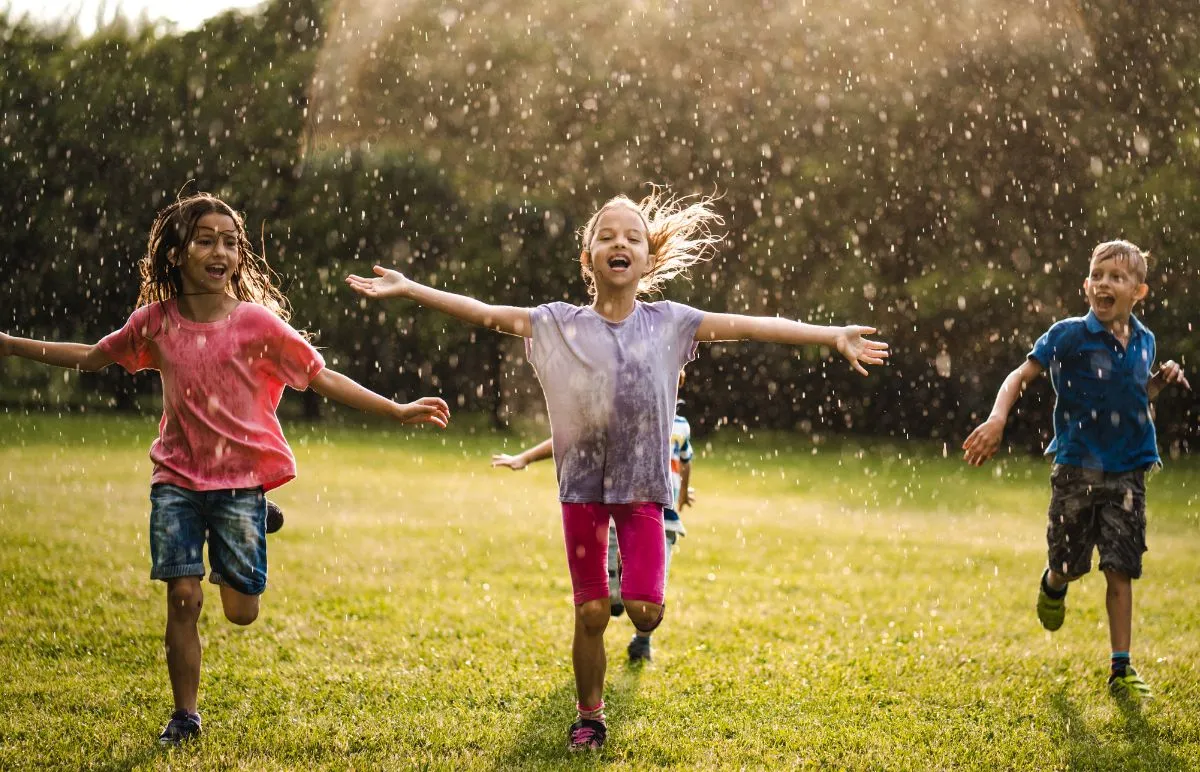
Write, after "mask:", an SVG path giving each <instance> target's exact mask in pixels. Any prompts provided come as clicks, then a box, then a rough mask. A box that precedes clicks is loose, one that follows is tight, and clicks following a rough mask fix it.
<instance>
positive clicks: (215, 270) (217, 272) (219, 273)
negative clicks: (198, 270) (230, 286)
mask: <svg viewBox="0 0 1200 772" xmlns="http://www.w3.org/2000/svg"><path fill="white" fill-rule="evenodd" d="M204 270H205V272H206V273H207V274H208V275H209V276H211V277H212V278H214V279H224V278H225V274H226V273H227V272H228V271H229V268H228V267H227V266H224V265H219V264H218V265H210V266H208V267H207V268H205V269H204Z"/></svg>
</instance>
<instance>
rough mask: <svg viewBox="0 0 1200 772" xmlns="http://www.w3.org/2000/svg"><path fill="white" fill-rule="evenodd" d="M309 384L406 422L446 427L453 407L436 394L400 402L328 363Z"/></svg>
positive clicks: (366, 409)
mask: <svg viewBox="0 0 1200 772" xmlns="http://www.w3.org/2000/svg"><path fill="white" fill-rule="evenodd" d="M308 385H309V388H311V389H312V390H313V391H315V392H317V393H318V394H320V395H321V396H322V397H328V398H329V399H332V400H336V401H338V402H341V403H342V404H343V405H349V406H350V407H352V408H356V409H358V410H362V411H363V412H364V413H374V414H375V415H381V416H386V417H387V418H394V419H395V420H397V421H399V422H401V423H405V424H421V423H429V424H435V425H437V426H440V427H442V428H443V429H445V428H446V423H447V422H448V421H449V420H450V407H449V406H448V405H447V404H446V403H445V402H444V401H442V400H441V399H438V398H437V397H421V398H420V399H418V400H416V401H415V402H409V403H407V404H404V405H401V404H400V403H398V402H393V401H392V400H390V399H388V398H387V397H384V396H381V395H379V394H376V393H375V392H373V391H371V390H370V389H368V388H366V387H364V386H362V385H360V384H359V383H357V382H356V381H353V380H351V379H350V378H347V377H346V376H344V375H342V374H341V373H337V372H334V371H333V370H330V369H329V368H327V367H326V368H324V369H322V370H321V372H319V373H317V374H316V376H315V377H313V379H312V381H310V382H309V384H308Z"/></svg>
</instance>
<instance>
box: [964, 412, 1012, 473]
mask: <svg viewBox="0 0 1200 772" xmlns="http://www.w3.org/2000/svg"><path fill="white" fill-rule="evenodd" d="M1004 423H1005V422H1004V420H1003V419H1000V418H989V419H988V420H986V421H984V422H983V423H981V424H979V426H976V427H975V431H973V432H971V435H970V436H969V437H967V439H966V442H964V443H963V444H962V446H963V450H964V451H966V452H965V453H963V460H964V461H966V462H967V463H968V464H970V465H971V466H983V462H984V461H987V460H988V459H989V458H991V457H992V456H994V455H995V454H996V449H997V448H999V447H1000V441H1001V440H1002V439H1004Z"/></svg>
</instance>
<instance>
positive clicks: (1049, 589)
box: [1042, 568, 1070, 600]
mask: <svg viewBox="0 0 1200 772" xmlns="http://www.w3.org/2000/svg"><path fill="white" fill-rule="evenodd" d="M1069 586H1070V585H1069V584H1064V585H1063V586H1062V587H1055V586H1054V585H1052V584H1050V569H1048V568H1047V569H1046V570H1045V571H1044V572H1043V573H1042V590H1043V591H1045V593H1046V594H1047V595H1049V596H1050V597H1051V598H1053V599H1054V600H1060V599H1062V598H1063V597H1065V596H1066V594H1067V587H1069Z"/></svg>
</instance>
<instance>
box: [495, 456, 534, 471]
mask: <svg viewBox="0 0 1200 772" xmlns="http://www.w3.org/2000/svg"><path fill="white" fill-rule="evenodd" d="M498 466H506V467H508V468H509V469H511V470H513V471H514V472H515V471H516V470H518V469H524V468H525V467H526V466H528V464H526V463H525V462H524V461H523V460H522V459H521V457H520V456H510V455H508V454H507V453H497V454H495V455H494V456H492V468H493V469H494V468H495V467H498Z"/></svg>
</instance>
